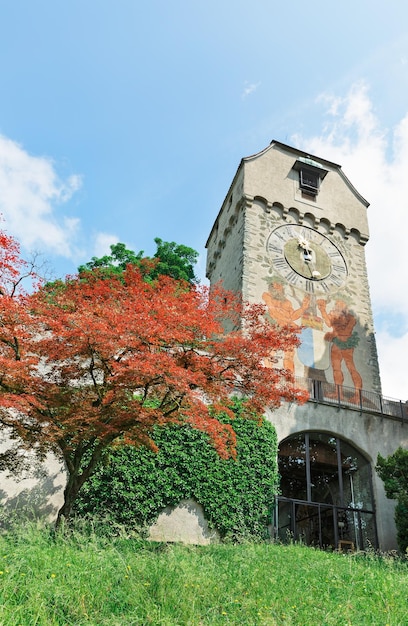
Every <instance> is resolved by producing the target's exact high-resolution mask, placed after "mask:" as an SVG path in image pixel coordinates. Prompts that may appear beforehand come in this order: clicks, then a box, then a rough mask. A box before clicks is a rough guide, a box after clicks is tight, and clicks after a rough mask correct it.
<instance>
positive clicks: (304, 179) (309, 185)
mask: <svg viewBox="0 0 408 626" xmlns="http://www.w3.org/2000/svg"><path fill="white" fill-rule="evenodd" d="M299 174H300V188H301V189H303V190H304V191H306V192H307V193H310V194H311V195H317V194H318V192H319V186H320V177H319V176H318V174H316V173H315V172H312V171H311V170H307V169H301V170H300V172H299Z"/></svg>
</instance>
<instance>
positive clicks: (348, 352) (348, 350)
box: [317, 300, 363, 389]
mask: <svg viewBox="0 0 408 626" xmlns="http://www.w3.org/2000/svg"><path fill="white" fill-rule="evenodd" d="M317 305H318V307H319V309H320V312H321V314H322V317H323V319H324V321H325V324H326V325H327V326H328V327H329V328H331V329H332V332H329V333H326V334H325V336H324V338H325V340H326V341H331V349H330V357H331V365H332V369H333V379H334V382H335V384H336V385H343V381H344V374H343V372H342V363H343V362H344V364H345V366H346V367H347V369H348V371H349V372H350V376H351V379H352V381H353V385H354V387H355V389H362V388H363V380H362V378H361V376H360V374H359V372H358V371H357V369H356V366H355V364H354V357H353V354H354V348H355V347H356V346H357V345H358V342H359V336H358V334H357V332H356V331H354V327H355V325H356V323H357V320H356V318H355V316H354V315H353V314H352V313H351V312H350V310H349V309H348V307H347V304H346V303H345V302H344V301H343V300H337V301H336V303H335V305H334V309H333V310H332V311H331V313H327V310H326V302H325V300H318V301H317Z"/></svg>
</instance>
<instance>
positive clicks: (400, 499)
mask: <svg viewBox="0 0 408 626" xmlns="http://www.w3.org/2000/svg"><path fill="white" fill-rule="evenodd" d="M376 470H377V472H378V474H379V476H380V478H381V480H382V481H383V482H384V487H385V493H386V494H387V498H392V499H393V500H397V506H396V507H395V524H396V526H397V541H398V546H399V549H400V550H401V552H402V553H404V554H405V552H407V550H408V450H404V449H403V448H401V447H400V448H398V449H397V450H396V451H395V452H394V454H391V455H390V456H388V457H387V458H384V457H382V456H381V454H379V455H378V458H377V466H376Z"/></svg>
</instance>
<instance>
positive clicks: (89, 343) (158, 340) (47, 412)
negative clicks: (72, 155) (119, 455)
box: [0, 266, 306, 524]
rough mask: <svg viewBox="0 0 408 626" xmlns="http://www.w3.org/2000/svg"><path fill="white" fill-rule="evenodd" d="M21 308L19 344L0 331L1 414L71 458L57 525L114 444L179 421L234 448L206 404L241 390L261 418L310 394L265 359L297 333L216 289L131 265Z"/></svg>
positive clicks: (46, 290) (47, 291) (223, 450)
mask: <svg viewBox="0 0 408 626" xmlns="http://www.w3.org/2000/svg"><path fill="white" fill-rule="evenodd" d="M18 305H19V307H20V309H21V311H22V317H21V320H20V319H19V322H18V323H19V324H20V326H21V328H19V332H20V336H21V342H22V344H23V345H24V351H23V352H22V353H21V354H19V353H18V350H16V349H15V348H13V345H12V344H13V341H12V340H8V339H1V341H3V342H4V345H5V346H6V347H10V350H9V358H11V359H12V360H13V359H14V361H15V363H14V365H13V367H11V368H10V372H11V373H10V377H11V378H12V379H13V380H12V383H10V384H11V388H10V389H8V387H7V385H8V384H9V383H8V382H7V380H6V379H7V378H8V374H6V373H4V372H5V370H4V369H3V379H2V380H0V391H1V393H0V395H1V396H2V398H3V401H2V403H1V408H2V409H3V410H2V411H1V414H2V421H3V423H4V424H6V425H7V426H9V427H10V428H12V429H13V431H14V432H15V434H16V435H18V436H19V437H20V438H21V439H22V440H23V441H24V442H26V445H30V446H34V448H35V450H36V451H37V453H38V454H42V455H44V454H45V453H47V452H49V451H52V452H54V453H55V454H57V455H59V456H60V457H62V458H63V459H64V461H65V465H66V469H67V473H68V478H67V485H66V488H65V491H64V503H63V506H62V507H61V509H60V511H59V514H58V520H57V524H59V522H60V521H61V519H62V518H63V517H64V518H68V517H69V514H70V511H71V507H72V504H73V502H74V500H75V498H76V497H77V495H78V493H79V490H80V489H81V487H82V485H83V484H84V483H85V481H86V480H87V479H88V478H89V476H90V475H91V473H92V471H93V470H94V468H95V467H96V465H97V463H98V462H99V461H100V459H101V457H102V455H103V453H104V451H105V450H106V449H107V448H108V447H110V446H113V445H121V444H133V445H141V444H146V445H149V446H151V447H153V448H154V442H153V441H152V440H151V432H152V427H153V425H157V424H158V425H162V424H166V423H169V422H176V421H177V422H187V423H189V424H191V425H192V426H193V427H195V428H199V429H201V430H203V431H205V432H207V433H208V434H209V436H210V437H211V439H212V441H213V444H214V446H215V448H216V449H217V451H218V453H219V454H220V455H221V456H224V457H227V456H230V455H232V456H233V455H234V445H235V438H234V432H233V430H232V429H231V427H230V426H229V425H225V424H220V423H219V422H218V421H217V420H216V419H215V418H214V417H212V416H211V411H210V410H209V407H210V405H213V406H215V407H217V408H223V410H227V411H228V404H229V398H230V397H231V395H232V394H234V395H240V396H241V397H243V398H244V399H245V402H246V403H247V404H248V406H249V407H250V408H251V410H252V411H256V412H257V413H258V414H261V413H262V412H263V411H264V409H265V407H276V406H278V405H279V404H280V402H281V401H282V400H289V401H300V402H301V401H304V400H305V399H306V397H305V394H304V393H303V392H301V391H299V390H297V389H296V388H295V387H294V384H293V380H292V378H291V374H290V373H289V372H285V371H282V370H280V369H279V368H271V367H270V366H268V367H265V366H264V363H266V362H268V363H270V357H271V351H272V352H277V351H280V350H285V349H288V348H291V347H293V346H294V345H295V344H296V343H297V341H298V340H297V337H296V335H295V334H294V333H293V330H291V329H290V328H280V329H278V328H276V327H272V326H270V324H268V323H267V322H266V320H265V317H264V315H263V314H264V308H263V306H257V305H254V306H243V305H242V304H241V303H240V302H239V301H237V300H236V299H235V298H234V297H233V296H232V294H229V293H226V292H223V291H222V290H221V289H215V290H213V291H212V292H211V294H210V293H209V291H208V289H206V288H203V287H197V286H193V287H191V286H190V285H188V284H187V283H184V282H180V281H176V280H174V279H172V278H170V277H168V276H160V277H159V278H158V279H157V280H155V281H154V282H153V283H152V282H150V283H149V282H146V281H145V280H144V279H143V273H142V271H141V270H140V269H138V268H136V267H134V266H133V267H132V266H128V267H127V269H126V270H125V271H124V273H123V274H122V275H121V276H112V277H110V278H109V280H107V279H106V278H105V279H104V277H103V275H100V274H98V272H97V271H94V272H91V273H87V274H86V277H82V278H81V275H80V276H79V277H73V278H71V279H68V280H67V281H66V282H65V283H61V284H57V285H55V284H54V285H51V286H49V287H47V286H45V287H42V288H39V289H37V290H36V292H35V293H34V294H33V295H31V296H30V298H27V297H25V298H24V300H19V302H18ZM10 310H12V309H10ZM3 326H4V327H6V326H10V328H11V327H12V322H9V321H8V322H7V323H6V324H4V325H3ZM226 327H227V328H236V330H231V331H229V332H225V330H224V328H226ZM11 332H12V331H11ZM19 341H20V340H19ZM18 361H19V362H20V363H22V364H23V365H22V374H21V375H19V368H18V367H17V362H18ZM0 365H1V366H2V367H3V364H2V363H0ZM6 398H7V401H6V400H5V399H6ZM10 408H12V409H14V410H13V411H11V412H10V411H9V409H10Z"/></svg>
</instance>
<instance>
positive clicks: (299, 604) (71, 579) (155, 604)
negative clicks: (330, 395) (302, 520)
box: [0, 525, 408, 626]
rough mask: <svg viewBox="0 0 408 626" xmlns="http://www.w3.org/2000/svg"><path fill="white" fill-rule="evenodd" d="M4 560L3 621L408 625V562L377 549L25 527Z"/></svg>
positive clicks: (3, 541)
mask: <svg viewBox="0 0 408 626" xmlns="http://www.w3.org/2000/svg"><path fill="white" fill-rule="evenodd" d="M0 561H1V563H0V624H1V626H17V625H22V626H26V625H27V626H34V625H39V626H54V625H55V626H56V625H58V626H60V625H61V626H62V625H64V626H68V625H72V626H73V625H75V626H81V625H83V624H84V625H85V624H92V625H95V626H105V625H106V626H107V625H109V626H113V625H115V626H126V625H133V624H134V625H136V624H142V625H149V624H153V625H154V626H158V625H168V626H170V625H171V626H176V625H177V626H184V625H191V626H204V625H209V624H213V625H224V624H236V625H239V626H241V625H248V626H252V625H292V624H293V625H294V624H297V625H299V626H308V625H309V624H310V625H311V626H324V625H327V626H328V625H333V626H345V625H351V626H357V625H360V624H362V625H370V626H371V625H378V626H385V625H386V624H388V625H389V626H396V625H401V626H406V625H407V624H408V604H407V589H408V563H407V562H405V561H401V560H396V559H392V558H390V557H379V556H376V555H374V554H371V555H355V554H354V555H350V554H344V555H343V554H337V553H326V552H320V551H317V550H314V549H311V548H307V547H305V546H301V545H285V546H284V545H277V544H241V545H235V546H234V545H227V544H224V545H218V546H216V545H214V546H208V547H188V546H181V545H165V544H163V545H162V544H149V543H146V542H143V541H141V540H137V539H132V538H127V537H116V538H113V539H112V538H107V537H103V536H98V535H97V534H95V533H92V532H88V533H85V532H70V533H69V534H68V533H65V534H64V533H61V534H60V535H58V536H57V537H55V536H54V535H53V533H52V532H51V531H50V530H47V529H46V528H44V527H40V526H35V525H24V526H21V527H19V528H17V529H16V530H14V531H12V532H8V533H6V534H3V535H2V536H0Z"/></svg>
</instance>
